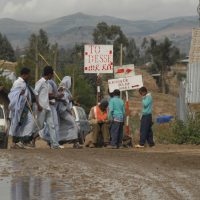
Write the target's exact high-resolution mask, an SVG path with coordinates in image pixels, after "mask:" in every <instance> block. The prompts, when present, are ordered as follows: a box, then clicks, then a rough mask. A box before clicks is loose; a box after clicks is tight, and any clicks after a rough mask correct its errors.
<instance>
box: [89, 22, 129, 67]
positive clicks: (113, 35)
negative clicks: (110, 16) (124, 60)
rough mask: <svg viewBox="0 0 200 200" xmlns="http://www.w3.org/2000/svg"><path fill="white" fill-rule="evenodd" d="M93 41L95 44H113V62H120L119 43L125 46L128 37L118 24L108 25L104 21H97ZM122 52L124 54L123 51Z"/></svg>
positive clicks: (117, 63) (116, 63)
mask: <svg viewBox="0 0 200 200" xmlns="http://www.w3.org/2000/svg"><path fill="white" fill-rule="evenodd" d="M93 41H94V43H95V44H113V50H114V55H113V59H114V64H115V65H119V64H120V63H119V62H120V56H119V55H120V45H121V44H122V45H123V47H127V45H128V39H127V37H126V36H125V34H124V33H123V31H122V30H121V28H120V27H119V26H116V25H111V26H108V25H107V24H106V23H105V22H101V23H98V24H97V26H96V28H95V29H94V32H93ZM123 54H124V55H125V53H124V52H123Z"/></svg>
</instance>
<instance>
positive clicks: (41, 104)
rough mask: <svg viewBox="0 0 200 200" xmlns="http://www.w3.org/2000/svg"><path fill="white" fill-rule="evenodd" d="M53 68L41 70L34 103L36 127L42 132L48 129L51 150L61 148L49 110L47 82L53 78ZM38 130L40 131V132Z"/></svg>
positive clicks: (48, 67)
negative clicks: (41, 73)
mask: <svg viewBox="0 0 200 200" xmlns="http://www.w3.org/2000/svg"><path fill="white" fill-rule="evenodd" d="M53 74H54V72H53V68H52V67H51V66H46V67H45V68H44V70H43V77H42V78H41V79H40V80H39V81H37V82H36V84H35V90H34V91H35V93H36V97H37V98H36V99H37V101H36V103H37V108H38V111H37V121H38V126H39V128H40V129H41V130H42V129H44V127H46V128H47V129H48V132H49V135H50V147H51V148H52V149H61V148H64V147H63V146H61V145H59V143H58V138H57V135H56V128H55V125H54V119H53V113H52V110H51V108H50V102H49V101H50V97H49V87H50V85H49V82H48V80H51V79H52V78H53ZM41 130H40V131H41Z"/></svg>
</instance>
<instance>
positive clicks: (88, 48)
mask: <svg viewBox="0 0 200 200" xmlns="http://www.w3.org/2000/svg"><path fill="white" fill-rule="evenodd" d="M84 73H90V74H100V73H102V74H108V73H113V45H95V44H94V45H93V44H91V45H85V48H84Z"/></svg>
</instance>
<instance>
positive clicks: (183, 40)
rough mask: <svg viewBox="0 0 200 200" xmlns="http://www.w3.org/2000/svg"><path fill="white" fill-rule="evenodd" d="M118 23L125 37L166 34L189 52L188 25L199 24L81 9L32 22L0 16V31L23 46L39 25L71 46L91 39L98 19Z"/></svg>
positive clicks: (52, 38) (182, 19)
mask: <svg viewBox="0 0 200 200" xmlns="http://www.w3.org/2000/svg"><path fill="white" fill-rule="evenodd" d="M102 21H104V22H106V23H107V24H108V25H118V26H120V27H121V28H122V30H123V32H124V33H125V34H126V35H127V36H128V37H134V38H135V39H136V41H137V43H138V44H139V43H140V42H141V41H142V39H143V37H155V39H162V38H163V37H165V36H168V37H169V38H170V39H171V40H172V41H173V42H174V43H175V44H176V45H177V46H178V47H180V48H181V50H182V51H183V52H186V53H187V52H188V49H189V45H190V40H191V29H192V28H193V27H197V26H198V17H178V18H171V19H165V20H159V21H150V20H143V21H131V20H125V19H119V18H115V17H110V16H93V15H86V14H83V13H76V14H73V15H68V16H64V17H61V18H57V19H54V20H50V21H46V22H41V23H32V22H26V21H17V20H14V19H7V18H4V19H0V32H1V33H3V34H5V35H6V36H7V37H8V39H9V40H10V41H11V43H12V45H13V46H14V47H16V46H18V47H20V48H22V47H24V46H25V45H26V43H27V39H28V38H29V36H30V34H31V33H33V32H36V31H38V30H39V29H40V28H42V29H44V30H46V31H47V32H48V34H49V38H50V41H52V42H54V41H57V42H58V44H59V45H60V46H63V47H71V46H73V45H74V44H75V43H88V42H91V41H92V32H93V30H94V28H95V27H96V25H97V23H99V22H102Z"/></svg>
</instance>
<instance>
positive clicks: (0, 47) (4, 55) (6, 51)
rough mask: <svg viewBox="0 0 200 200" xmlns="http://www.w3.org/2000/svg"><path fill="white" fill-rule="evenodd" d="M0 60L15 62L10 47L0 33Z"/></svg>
mask: <svg viewBox="0 0 200 200" xmlns="http://www.w3.org/2000/svg"><path fill="white" fill-rule="evenodd" d="M0 60H8V61H12V62H14V61H16V58H15V53H14V50H13V48H12V45H11V44H10V42H9V41H8V39H7V37H6V36H5V35H2V34H1V33H0Z"/></svg>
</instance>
